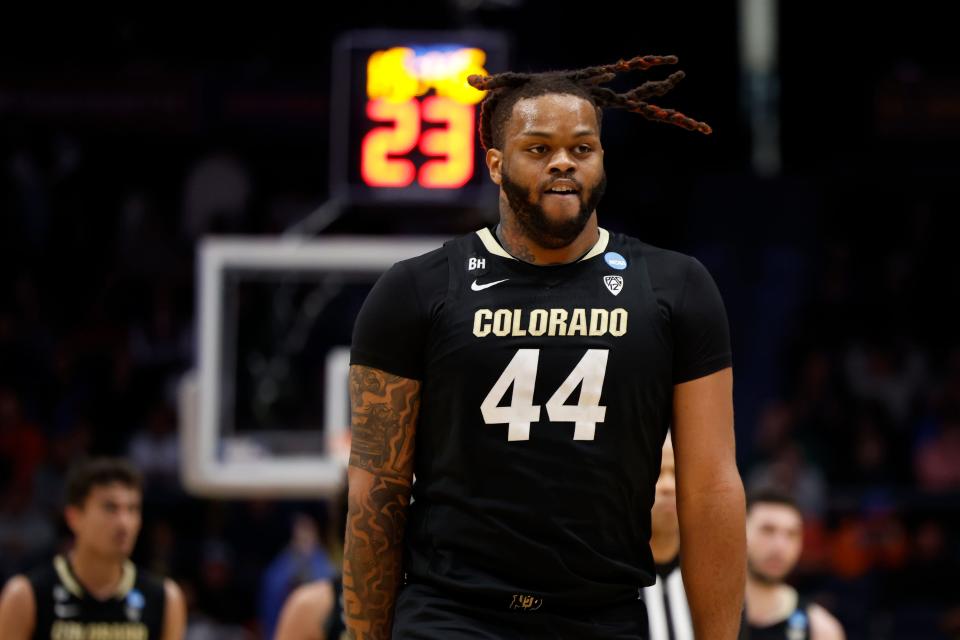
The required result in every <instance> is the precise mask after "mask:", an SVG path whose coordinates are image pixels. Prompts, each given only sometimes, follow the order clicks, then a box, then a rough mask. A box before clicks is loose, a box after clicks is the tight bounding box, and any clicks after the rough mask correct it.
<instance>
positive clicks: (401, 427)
mask: <svg viewBox="0 0 960 640" xmlns="http://www.w3.org/2000/svg"><path fill="white" fill-rule="evenodd" d="M350 404H351V407H352V425H353V440H352V444H351V449H350V467H349V470H348V478H349V483H350V488H349V496H348V499H347V504H348V510H347V533H346V541H345V545H344V558H343V599H344V613H345V618H346V622H347V629H348V630H349V633H350V637H351V638H356V639H357V640H361V639H362V640H377V639H380V638H389V637H390V634H391V629H392V626H393V605H394V602H395V600H396V596H397V587H398V586H399V584H400V576H401V573H402V562H403V530H404V525H406V522H407V504H408V503H409V501H410V487H411V485H412V484H413V444H414V434H415V432H416V423H417V413H418V412H419V410H420V382H419V381H417V380H411V379H409V378H401V377H400V376H396V375H393V374H390V373H386V372H384V371H380V370H379V369H373V368H371V367H364V366H360V365H351V367H350Z"/></svg>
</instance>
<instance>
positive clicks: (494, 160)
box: [487, 149, 503, 184]
mask: <svg viewBox="0 0 960 640" xmlns="http://www.w3.org/2000/svg"><path fill="white" fill-rule="evenodd" d="M502 167H503V153H501V152H500V149H487V169H489V170H490V179H491V180H493V183H494V184H500V182H501V180H502V178H501V169H502Z"/></svg>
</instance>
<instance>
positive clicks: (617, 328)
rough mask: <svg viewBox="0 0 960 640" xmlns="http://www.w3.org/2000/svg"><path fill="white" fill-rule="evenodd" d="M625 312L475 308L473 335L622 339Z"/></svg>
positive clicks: (624, 329) (621, 310)
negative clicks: (608, 336)
mask: <svg viewBox="0 0 960 640" xmlns="http://www.w3.org/2000/svg"><path fill="white" fill-rule="evenodd" d="M626 332H627V310H626V309H622V308H617V309H612V310H607V309H573V310H571V311H567V310H566V309H534V310H532V311H529V312H527V311H526V310H524V309H496V310H494V309H477V310H476V312H474V314H473V335H475V336H476V337H478V338H485V337H487V336H489V335H494V336H498V337H503V336H603V335H607V334H610V335H612V336H617V337H619V336H622V335H623V334H625V333H626Z"/></svg>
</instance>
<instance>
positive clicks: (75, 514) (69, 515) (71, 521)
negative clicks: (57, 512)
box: [63, 504, 82, 533]
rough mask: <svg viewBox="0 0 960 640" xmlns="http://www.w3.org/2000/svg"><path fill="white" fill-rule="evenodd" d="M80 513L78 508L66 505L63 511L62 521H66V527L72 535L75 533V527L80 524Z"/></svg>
mask: <svg viewBox="0 0 960 640" xmlns="http://www.w3.org/2000/svg"><path fill="white" fill-rule="evenodd" d="M81 511H82V510H81V509H80V507H78V506H76V505H73V504H68V505H67V506H66V508H65V509H64V510H63V519H64V520H66V522H67V527H69V528H70V531H73V532H74V533H76V532H77V527H78V526H79V524H80V515H81V513H80V512H81Z"/></svg>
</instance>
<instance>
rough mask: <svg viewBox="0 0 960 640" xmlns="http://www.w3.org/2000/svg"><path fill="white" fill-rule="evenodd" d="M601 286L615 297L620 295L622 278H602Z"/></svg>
mask: <svg viewBox="0 0 960 640" xmlns="http://www.w3.org/2000/svg"><path fill="white" fill-rule="evenodd" d="M603 284H605V285H606V286H607V291H609V292H610V293H612V294H613V295H615V296H618V295H620V292H621V291H623V277H622V276H603Z"/></svg>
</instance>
